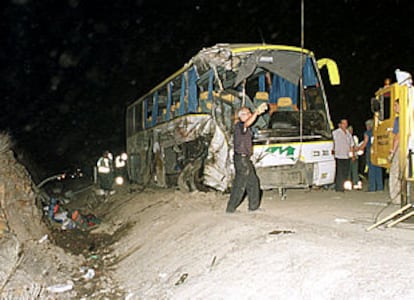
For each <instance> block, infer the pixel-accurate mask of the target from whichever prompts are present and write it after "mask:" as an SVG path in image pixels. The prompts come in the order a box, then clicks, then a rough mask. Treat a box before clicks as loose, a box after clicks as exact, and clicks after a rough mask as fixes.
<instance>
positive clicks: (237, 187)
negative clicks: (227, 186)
mask: <svg viewBox="0 0 414 300" xmlns="http://www.w3.org/2000/svg"><path fill="white" fill-rule="evenodd" d="M234 167H235V169H236V177H235V178H234V181H233V185H232V188H231V195H230V200H229V202H228V203H227V209H226V212H234V211H235V210H236V209H237V207H238V206H239V205H240V204H241V203H242V201H243V198H244V194H245V192H246V193H247V196H248V198H249V210H256V209H257V208H258V207H259V205H260V185H259V178H258V177H257V175H256V171H255V168H254V166H253V163H252V162H251V160H250V158H249V157H248V156H243V155H240V154H235V155H234Z"/></svg>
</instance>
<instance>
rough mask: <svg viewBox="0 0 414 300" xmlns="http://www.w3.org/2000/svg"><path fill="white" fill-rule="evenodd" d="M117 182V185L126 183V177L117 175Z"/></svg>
mask: <svg viewBox="0 0 414 300" xmlns="http://www.w3.org/2000/svg"><path fill="white" fill-rule="evenodd" d="M115 183H116V184H117V185H123V184H124V177H122V176H117V177H116V178H115Z"/></svg>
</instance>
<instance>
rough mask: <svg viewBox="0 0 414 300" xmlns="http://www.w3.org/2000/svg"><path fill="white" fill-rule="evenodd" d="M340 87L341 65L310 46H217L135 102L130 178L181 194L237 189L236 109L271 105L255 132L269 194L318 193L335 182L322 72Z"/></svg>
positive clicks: (130, 114) (130, 112)
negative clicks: (304, 190)
mask: <svg viewBox="0 0 414 300" xmlns="http://www.w3.org/2000/svg"><path fill="white" fill-rule="evenodd" d="M324 66H326V67H327V71H328V75H329V78H330V81H331V84H339V74H338V70H337V67H336V63H335V62H334V61H332V60H330V59H322V60H319V61H316V60H315V57H314V54H313V53H312V52H311V51H308V50H306V49H302V48H298V47H291V46H282V45H261V44H257V45H256V44H217V45H215V46H213V47H210V48H204V49H202V50H201V51H200V52H199V53H198V54H196V55H195V56H194V57H192V58H191V59H190V60H189V61H188V63H186V64H185V65H184V66H183V67H182V68H181V69H180V70H178V71H177V72H175V73H174V74H172V75H171V76H170V77H168V78H167V79H165V80H164V81H162V82H161V83H159V84H158V85H157V86H155V87H154V88H153V89H151V90H150V91H149V92H148V93H146V94H145V95H143V96H142V97H140V98H139V99H137V100H136V101H134V102H133V103H131V104H130V105H129V106H128V107H127V113H126V134H127V137H126V143H127V151H128V154H129V157H130V159H129V162H128V172H129V176H130V179H131V180H132V181H134V182H137V183H140V184H148V183H155V184H157V185H159V186H162V187H167V186H174V185H178V186H179V188H180V189H183V190H187V191H192V190H204V189H206V188H207V189H214V190H218V191H223V192H226V191H229V189H230V187H231V183H232V178H233V176H234V167H233V141H232V139H233V129H234V123H235V121H236V118H237V110H238V109H239V108H240V107H241V106H243V105H245V106H248V107H249V108H251V109H252V110H254V109H255V108H256V107H257V106H258V105H260V104H261V103H263V102H265V103H267V104H268V106H269V110H268V113H266V114H264V115H262V116H260V117H259V118H258V120H257V121H256V123H255V124H254V126H253V129H254V141H253V144H254V149H253V150H254V154H253V157H252V160H253V162H254V164H255V166H256V171H257V174H258V176H259V179H260V184H261V188H262V189H278V191H279V192H282V195H283V196H284V195H285V194H284V192H285V191H286V189H288V188H305V187H306V188H309V187H312V186H322V185H327V184H331V183H332V182H333V181H334V176H335V161H334V157H333V156H332V144H333V141H332V134H331V130H332V122H331V120H330V114H329V110H328V102H327V98H326V94H325V91H324V86H323V83H322V78H321V74H320V72H319V69H320V68H322V67H324Z"/></svg>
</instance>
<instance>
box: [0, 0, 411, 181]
mask: <svg viewBox="0 0 414 300" xmlns="http://www.w3.org/2000/svg"><path fill="white" fill-rule="evenodd" d="M164 2H165V1H147V0H137V1H135V0H134V1H128V0H125V1H121V0H87V1H86V0H56V1H52V0H38V1H35V0H6V1H5V2H3V3H4V4H5V6H4V8H3V9H2V11H3V13H2V18H1V36H0V39H1V45H0V63H1V71H0V79H1V85H0V89H1V90H0V95H1V97H2V102H1V103H2V105H1V114H0V131H4V132H8V133H10V135H11V136H12V138H13V140H14V142H15V148H16V151H17V153H18V155H19V157H20V158H22V160H26V161H30V162H31V163H32V165H37V168H36V170H38V171H39V172H40V170H42V171H43V172H40V173H41V174H42V175H41V176H44V175H43V174H47V173H53V172H56V171H61V170H63V169H66V168H71V167H75V166H80V167H82V168H84V169H86V170H91V168H92V166H93V165H94V164H95V162H96V160H97V159H98V157H99V156H100V154H101V153H102V151H103V150H105V149H109V150H111V151H112V152H114V153H117V152H119V151H122V150H124V148H125V134H124V131H125V128H124V127H125V125H124V124H125V121H124V115H125V109H126V106H127V104H129V103H131V102H132V101H133V100H135V99H136V98H138V97H139V96H141V95H142V94H143V93H145V92H147V91H148V90H149V89H151V88H152V87H153V86H154V85H156V84H158V83H159V82H161V81H162V80H163V79H164V78H166V77H167V76H169V75H171V74H172V73H173V72H175V71H176V70H177V69H179V68H181V67H182V66H183V65H184V63H186V62H187V61H188V60H189V59H190V58H191V57H192V56H193V55H195V54H196V53H197V52H198V51H199V50H200V49H201V48H203V47H209V46H213V45H214V44H216V43H262V42H265V43H268V44H286V45H292V46H300V45H301V1H300V0H295V1H293V0H292V1H286V0H275V1H221V2H223V3H220V2H219V1H204V0H200V1H169V2H168V3H164ZM304 4H305V26H304V33H305V40H304V45H305V48H307V49H310V50H312V51H314V53H315V55H316V57H317V58H323V57H329V58H332V59H334V60H335V61H336V62H337V64H338V67H339V70H340V74H341V81H342V84H341V86H337V87H330V86H329V85H328V84H325V87H326V90H327V94H328V99H329V105H330V109H331V115H332V118H333V121H334V124H336V123H337V122H338V120H339V119H340V118H348V119H349V121H350V124H351V125H353V126H354V128H356V134H358V135H359V136H360V137H362V134H363V130H364V121H365V120H366V119H367V118H369V117H370V116H371V112H370V107H369V100H370V98H371V97H372V96H373V94H374V92H375V91H376V90H377V89H378V88H379V87H381V86H382V85H383V81H384V79H385V78H386V77H390V78H392V80H393V81H395V75H394V70H395V69H396V68H400V69H402V70H405V71H409V72H410V71H411V70H412V69H413V63H414V62H413V58H412V55H413V50H414V49H413V48H414V45H413V42H412V28H413V26H412V24H413V15H414V14H413V13H414V9H413V6H414V5H413V4H411V2H410V1H350V0H349V1H321V0H315V1H310V0H308V1H304ZM326 83H327V82H326Z"/></svg>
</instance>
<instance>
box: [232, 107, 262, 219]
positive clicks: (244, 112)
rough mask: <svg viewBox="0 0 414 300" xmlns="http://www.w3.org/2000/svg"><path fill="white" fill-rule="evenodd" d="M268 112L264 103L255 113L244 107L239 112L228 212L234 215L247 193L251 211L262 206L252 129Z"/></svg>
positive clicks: (235, 133) (235, 132) (235, 129)
mask: <svg viewBox="0 0 414 300" xmlns="http://www.w3.org/2000/svg"><path fill="white" fill-rule="evenodd" d="M266 110H267V104H266V103H262V104H261V105H260V106H259V107H258V108H257V109H256V111H255V112H254V113H252V112H251V110H250V109H249V108H248V107H245V106H243V107H242V108H240V110H239V112H238V117H239V121H238V122H237V123H236V125H235V128H234V141H233V142H234V168H235V171H236V175H235V178H234V181H233V184H232V188H231V194H230V199H229V201H228V203H227V208H226V212H227V213H233V212H235V211H236V209H237V207H238V206H239V205H240V204H241V203H242V201H243V197H244V194H245V192H246V193H247V196H248V198H249V211H255V210H257V209H258V208H259V206H260V194H261V192H260V183H259V178H258V177H257V174H256V170H255V167H254V165H253V162H252V161H251V160H250V157H251V156H252V154H253V132H252V130H251V128H250V126H252V125H253V124H254V122H255V121H256V119H257V117H258V116H260V115H261V114H263V113H264V112H265V111H266Z"/></svg>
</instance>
